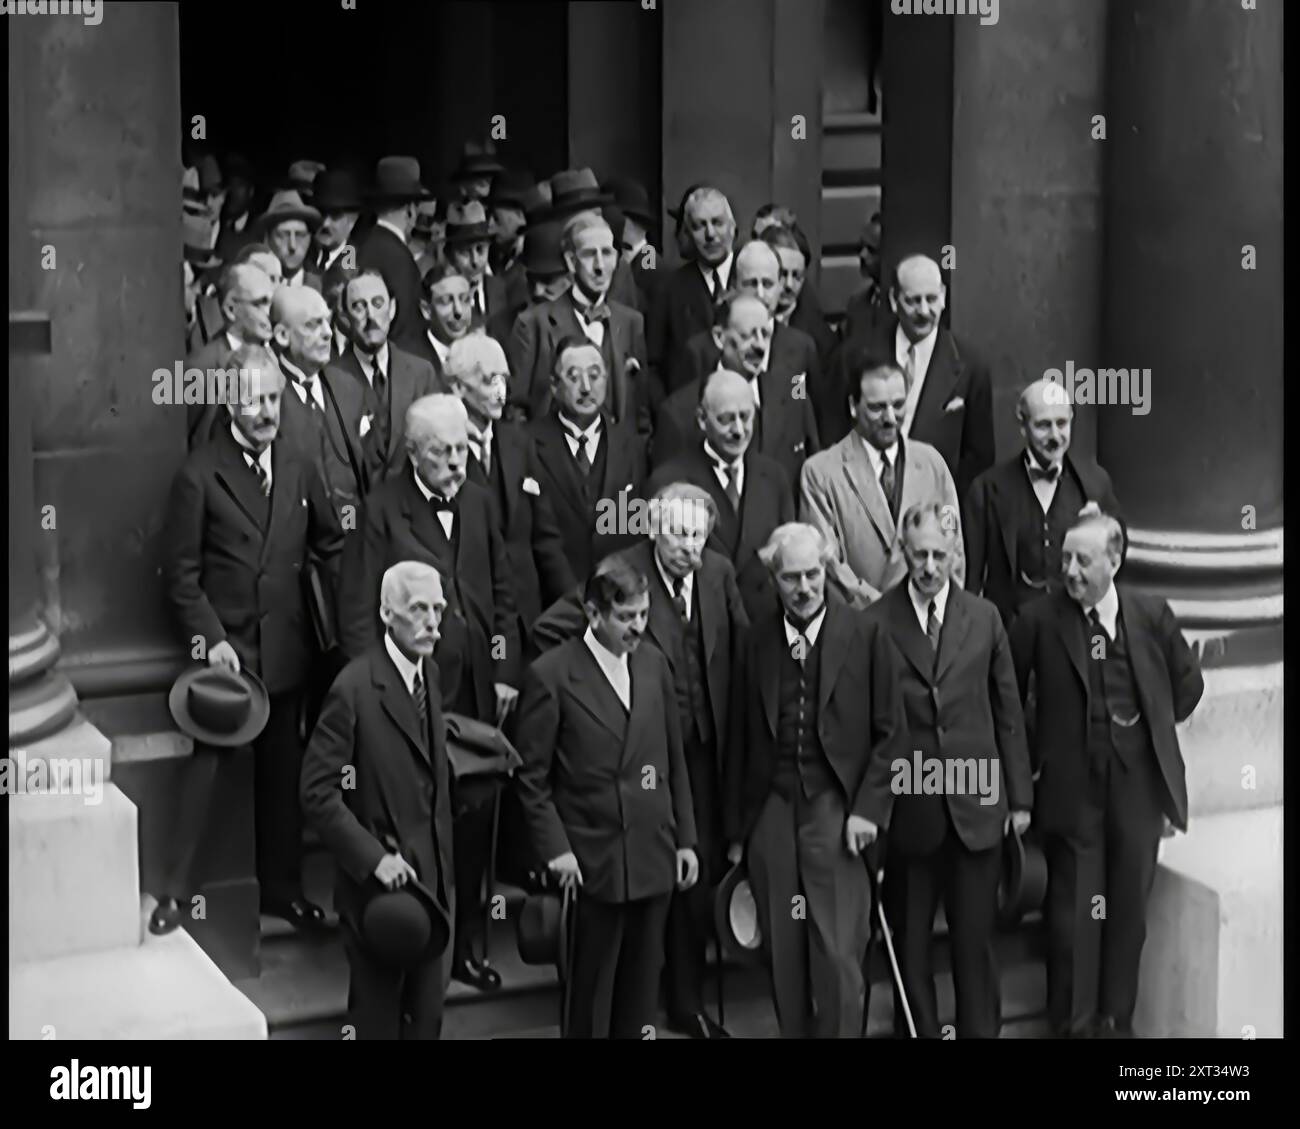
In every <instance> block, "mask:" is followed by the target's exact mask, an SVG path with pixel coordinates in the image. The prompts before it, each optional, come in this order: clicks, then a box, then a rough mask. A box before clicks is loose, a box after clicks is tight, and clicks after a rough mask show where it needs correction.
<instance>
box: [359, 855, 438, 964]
mask: <svg viewBox="0 0 1300 1129" xmlns="http://www.w3.org/2000/svg"><path fill="white" fill-rule="evenodd" d="M363 893H364V895H365V902H364V904H363V905H362V907H361V910H360V912H359V913H358V914H357V925H358V932H359V933H360V935H361V943H362V944H363V945H364V946H365V948H366V951H367V952H368V953H369V954H370V955H371V956H373V957H374V958H375V959H376V960H378V961H379V962H380V963H382V964H385V965H388V966H389V967H390V968H394V969H399V970H401V971H407V970H409V969H412V968H414V967H415V966H416V965H418V964H421V963H423V962H425V961H428V960H432V959H434V958H436V957H439V956H441V955H442V953H443V952H445V951H446V949H447V945H448V943H449V942H450V941H451V921H450V920H449V918H448V916H447V911H446V910H445V909H443V908H442V906H441V905H440V904H439V903H438V899H437V898H436V897H434V895H433V892H432V891H431V890H430V889H429V888H428V887H427V886H426V885H424V883H423V882H421V881H420V880H419V879H418V878H411V879H408V880H407V882H406V884H405V885H403V886H401V887H400V888H398V889H396V890H388V889H386V888H385V887H384V886H382V885H381V884H380V882H379V880H378V879H377V878H375V877H374V875H371V876H370V877H369V878H367V879H366V882H365V886H364V889H363Z"/></svg>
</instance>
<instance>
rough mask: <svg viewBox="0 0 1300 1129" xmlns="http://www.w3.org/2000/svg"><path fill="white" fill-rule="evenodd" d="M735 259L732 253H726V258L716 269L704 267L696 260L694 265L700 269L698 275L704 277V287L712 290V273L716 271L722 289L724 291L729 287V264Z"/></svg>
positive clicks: (734, 254)
mask: <svg viewBox="0 0 1300 1129" xmlns="http://www.w3.org/2000/svg"><path fill="white" fill-rule="evenodd" d="M735 258H736V253H735V252H734V251H728V252H727V257H726V258H725V259H723V260H722V262H720V263H719V264H718V265H717V266H716V267H709V266H705V265H704V264H703V263H702V262H700V261H699V260H698V259H696V260H695V262H696V265H697V266H698V267H699V268H700V274H701V275H702V276H703V277H704V285H705V286H708V287H710V289H711V288H712V277H713V272H714V271H717V272H718V275H719V277H720V278H721V279H722V289H723V290H724V291H726V290H727V289H728V288H729V287H730V286H731V264H732V263H733V262H734V261H735Z"/></svg>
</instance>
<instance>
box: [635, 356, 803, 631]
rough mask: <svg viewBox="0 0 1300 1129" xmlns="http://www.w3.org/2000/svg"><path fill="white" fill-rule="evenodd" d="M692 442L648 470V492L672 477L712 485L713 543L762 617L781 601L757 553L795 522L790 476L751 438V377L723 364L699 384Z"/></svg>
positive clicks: (750, 610) (748, 604)
mask: <svg viewBox="0 0 1300 1129" xmlns="http://www.w3.org/2000/svg"><path fill="white" fill-rule="evenodd" d="M701 388H702V394H701V397H700V403H699V406H698V408H697V409H696V415H695V422H696V426H697V429H698V430H697V432H696V434H695V436H694V437H693V441H692V442H691V443H689V444H688V445H687V446H685V447H684V448H683V449H682V451H681V452H680V453H679V454H678V455H676V456H675V457H674V458H671V459H669V460H668V461H667V462H666V463H664V464H663V465H662V466H660V467H659V468H658V469H656V470H655V472H654V474H652V475H651V476H650V481H649V483H648V484H647V487H646V489H647V491H648V492H649V493H651V494H653V493H654V492H655V491H657V490H659V489H661V488H662V487H664V486H667V485H668V484H669V483H673V482H689V483H692V484H694V485H695V486H698V487H702V488H703V489H704V490H707V491H708V493H709V496H710V497H711V498H712V499H713V502H714V505H715V506H716V508H717V511H718V519H717V521H716V522H714V524H713V527H712V529H711V530H710V533H709V548H710V549H713V550H714V551H715V552H718V553H721V554H722V555H723V556H725V557H726V558H727V559H728V560H730V561H731V564H732V567H733V568H734V569H735V570H736V582H737V584H738V585H739V588H740V597H741V600H742V601H743V602H744V604H745V611H746V613H747V614H748V617H749V618H750V619H751V620H757V619H761V618H762V617H763V615H764V614H765V613H766V612H768V611H770V610H771V609H772V608H774V607H776V588H775V586H774V584H773V582H772V574H771V572H769V571H768V568H767V566H766V565H764V564H763V562H762V561H760V560H759V559H758V550H759V549H761V548H762V547H763V546H764V545H765V544H767V539H768V537H770V536H771V534H772V530H774V529H775V528H776V527H777V526H778V525H784V524H786V523H787V522H791V521H794V517H795V504H794V491H793V487H792V486H791V483H790V476H789V475H788V474H787V473H786V472H785V469H784V468H783V467H782V466H781V464H780V463H778V462H777V461H776V460H775V459H771V458H768V456H767V455H764V454H763V453H762V452H760V451H759V450H758V449H757V447H756V445H755V444H754V443H753V442H752V439H753V435H754V415H755V408H754V395H753V392H752V390H751V389H750V385H749V381H748V380H746V379H745V377H743V376H741V375H740V374H739V373H736V372H729V371H727V370H726V369H719V370H718V371H717V372H713V373H710V374H709V376H708V377H706V378H705V380H704V382H703V384H702V385H701Z"/></svg>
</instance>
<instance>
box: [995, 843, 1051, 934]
mask: <svg viewBox="0 0 1300 1129" xmlns="http://www.w3.org/2000/svg"><path fill="white" fill-rule="evenodd" d="M1046 894H1047V856H1046V855H1045V854H1044V853H1043V849H1042V847H1040V846H1039V845H1038V844H1037V843H1036V842H1034V841H1033V839H1031V838H1028V837H1026V836H1024V835H1021V834H1019V832H1017V831H1016V830H1015V828H1014V827H1013V828H1012V829H1011V830H1010V831H1009V832H1007V835H1006V837H1005V838H1004V839H1003V840H1002V874H1001V877H1000V878H999V879H998V924H999V925H1000V926H1001V927H1002V928H1003V929H1014V928H1015V927H1016V926H1017V925H1019V924H1020V919H1021V918H1022V917H1024V915H1025V914H1027V913H1033V912H1034V911H1035V910H1039V909H1041V908H1042V906H1043V898H1044V896H1045V895H1046Z"/></svg>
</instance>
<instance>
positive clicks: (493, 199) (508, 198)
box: [487, 169, 534, 212]
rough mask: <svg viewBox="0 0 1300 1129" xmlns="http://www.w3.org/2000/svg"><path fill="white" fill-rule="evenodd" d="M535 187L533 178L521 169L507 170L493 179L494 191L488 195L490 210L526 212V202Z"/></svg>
mask: <svg viewBox="0 0 1300 1129" xmlns="http://www.w3.org/2000/svg"><path fill="white" fill-rule="evenodd" d="M533 187H534V182H533V178H532V177H531V176H529V175H528V174H527V173H526V172H523V171H522V170H519V169H506V170H505V171H504V172H501V173H498V174H497V175H496V176H495V177H493V179H492V191H491V192H489V193H488V196H487V205H488V207H489V208H495V207H502V208H518V209H519V210H520V211H521V212H522V211H524V200H525V198H526V197H527V196H528V194H529V192H530V191H531V190H532V188H533Z"/></svg>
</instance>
